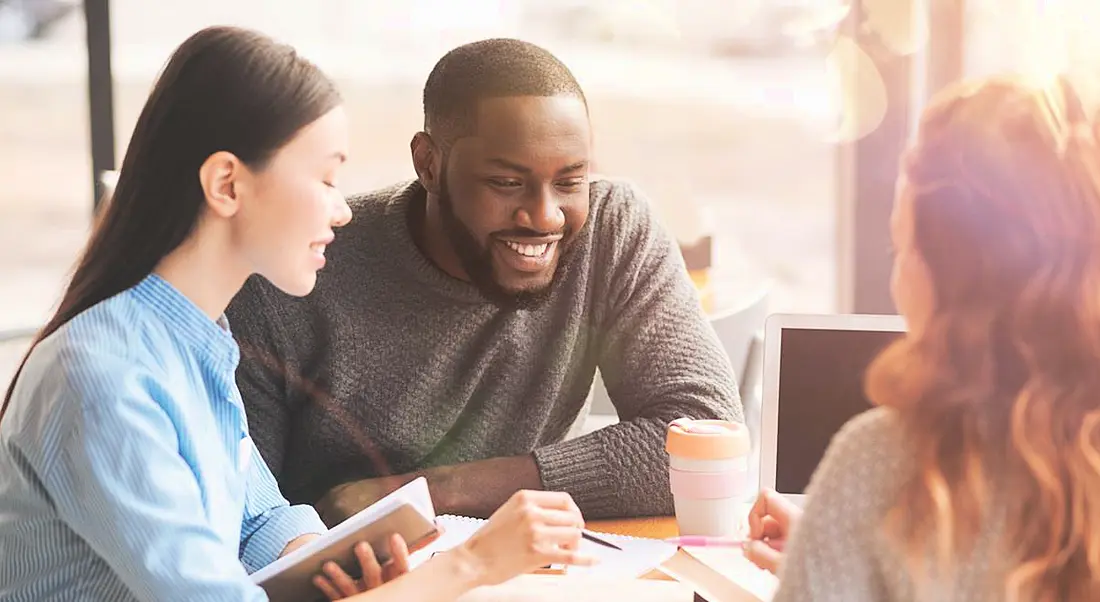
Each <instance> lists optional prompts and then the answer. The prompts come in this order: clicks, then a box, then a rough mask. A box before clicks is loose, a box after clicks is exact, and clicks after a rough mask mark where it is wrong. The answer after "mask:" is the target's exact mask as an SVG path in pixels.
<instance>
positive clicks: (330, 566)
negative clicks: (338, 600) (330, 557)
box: [322, 561, 359, 598]
mask: <svg viewBox="0 0 1100 602" xmlns="http://www.w3.org/2000/svg"><path fill="white" fill-rule="evenodd" d="M322 570H323V571H324V573H325V576H326V577H328V580H329V581H331V582H332V584H333V585H334V586H335V587H336V590H337V591H339V592H340V593H341V597H344V598H346V597H348V596H354V595H355V594H357V593H359V585H358V584H357V583H356V582H355V579H352V578H351V576H350V575H348V574H347V573H345V572H344V569H342V568H340V565H338V564H336V563H335V562H332V561H329V562H326V563H325V566H324V568H323V569H322Z"/></svg>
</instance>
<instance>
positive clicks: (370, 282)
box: [228, 180, 742, 518]
mask: <svg viewBox="0 0 1100 602" xmlns="http://www.w3.org/2000/svg"><path fill="white" fill-rule="evenodd" d="M424 200H425V192H424V189H423V188H422V187H421V186H420V185H419V184H418V183H416V182H412V183H407V184H402V185H399V186H395V187H393V188H389V189H386V190H382V191H378V192H375V193H371V194H367V195H362V196H359V197H355V198H352V199H350V201H349V202H350V204H351V207H352V211H353V213H354V218H353V220H352V222H351V223H350V224H349V225H347V226H346V227H344V228H342V229H341V230H340V231H338V232H337V236H336V241H335V242H334V243H333V244H332V245H330V246H329V248H328V250H327V252H326V256H327V258H328V264H327V267H326V268H325V269H324V270H322V271H321V273H320V274H319V277H318V282H317V288H316V289H315V290H314V292H313V293H311V294H310V295H309V296H308V297H305V298H300V299H299V298H292V297H289V296H287V295H285V294H283V293H281V292H279V291H277V290H276V289H275V288H274V287H273V286H271V285H270V284H269V283H268V282H267V281H266V280H262V279H259V278H255V277H254V278H252V279H250V280H249V281H248V283H247V285H246V286H245V288H244V290H243V291H242V292H241V294H240V295H239V296H238V297H237V298H236V299H235V300H234V301H233V304H232V305H231V307H230V309H229V311H228V316H229V320H230V324H231V325H232V329H233V332H234V334H235V336H236V337H237V339H238V341H239V342H240V344H241V352H242V360H241V366H240V368H239V370H238V382H239V384H240V389H241V393H242V395H243V397H244V401H245V407H246V409H247V412H248V421H249V425H250V427H249V428H250V431H251V434H252V437H253V439H254V440H255V442H256V444H257V445H258V446H259V449H260V452H261V453H262V455H263V457H264V458H265V460H266V461H267V463H268V464H269V465H270V466H271V470H272V472H273V473H274V474H275V476H276V477H277V478H278V480H279V483H280V485H281V487H282V490H283V493H284V494H285V495H286V496H287V498H288V499H289V500H290V501H291V502H292V503H316V502H317V500H318V499H319V498H320V497H321V496H323V495H324V494H325V493H326V492H327V491H328V490H329V489H330V488H332V487H334V486H336V485H339V484H341V483H344V482H347V481H351V480H357V479H362V478H369V477H373V476H380V475H385V474H402V473H407V472H411V471H414V470H419V469H423V468H427V467H431V466H438V465H445V464H456V463H461V462H469V461H474V460H480V459H484V458H490V457H502V456H513V455H519V454H526V453H532V452H533V453H534V457H535V461H536V464H537V466H538V469H539V472H540V475H541V478H542V482H543V485H544V487H545V488H547V489H551V490H559V491H566V492H568V493H570V494H571V495H572V496H573V497H574V499H575V500H576V502H577V504H578V505H579V506H580V508H581V510H582V511H583V512H584V513H585V514H586V516H589V517H591V518H596V517H600V516H631V515H647V514H666V513H671V512H672V498H671V494H670V493H669V485H668V458H667V455H666V453H665V451H664V437H665V428H666V425H667V424H668V422H670V421H672V420H674V419H676V418H678V417H680V416H690V417H694V418H722V419H736V420H741V419H742V413H741V404H740V400H739V398H738V395H737V388H736V381H735V380H734V376H733V373H732V371H731V369H730V365H729V361H728V360H727V359H726V356H725V355H724V354H723V352H722V350H721V347H720V346H719V344H718V341H717V338H716V336H715V334H714V331H713V330H712V328H711V327H710V325H709V323H708V322H707V319H706V317H705V316H704V314H703V312H702V311H701V309H700V305H699V301H698V298H697V295H696V292H695V289H694V287H693V286H692V284H691V281H690V279H689V277H688V274H687V272H686V270H685V268H684V264H683V261H682V259H681V257H680V255H679V251H678V249H677V247H676V245H675V243H674V241H673V240H672V239H671V238H670V237H669V236H668V234H667V233H666V231H665V230H664V229H663V228H661V227H660V226H659V225H658V223H657V221H656V220H655V218H654V216H653V214H652V212H651V210H650V207H649V205H648V203H647V202H646V201H644V200H643V199H641V198H639V196H638V195H637V193H636V192H635V191H634V190H633V189H632V188H631V187H630V186H628V185H625V184H622V183H617V182H615V183H613V182H609V181H602V180H601V181H594V182H593V183H592V186H591V209H590V213H589V217H588V221H587V223H586V224H585V226H584V228H582V229H581V231H580V232H579V233H578V235H577V237H576V242H575V245H574V247H573V251H572V253H571V255H570V256H569V258H568V261H565V262H563V263H562V265H560V266H559V267H558V274H557V279H556V282H555V284H554V287H553V289H552V291H551V292H550V294H549V297H548V299H547V301H546V303H545V304H543V305H541V306H538V307H537V308H533V309H504V308H501V307H499V306H497V305H494V304H493V303H490V302H489V301H487V300H486V299H485V298H484V297H483V296H482V295H481V293H480V292H479V290H478V289H477V288H476V287H474V286H473V285H471V284H469V283H466V282H463V281H460V280H457V279H454V278H452V277H450V276H448V275H447V274H446V273H444V272H443V271H441V270H440V269H439V268H437V267H436V266H435V265H434V264H433V263H431V262H430V261H429V260H428V259H427V258H426V257H425V256H424V255H423V254H422V253H421V252H420V250H419V249H418V247H417V246H416V245H415V243H414V242H413V239H412V236H411V234H410V231H409V226H408V214H409V210H410V208H411V207H416V206H418V204H420V205H422V204H423V203H424ZM597 367H599V368H600V370H601V372H602V374H603V376H604V381H605V384H606V386H607V388H608V393H609V396H610V398H611V400H612V402H613V403H614V404H615V407H616V409H617V410H618V413H619V416H620V419H621V420H622V422H620V423H619V424H616V425H613V426H610V427H607V428H604V429H601V430H599V431H596V432H594V433H591V434H589V435H586V436H582V437H579V438H575V439H570V440H565V435H566V434H567V431H568V430H569V428H570V426H571V425H572V424H573V423H574V421H575V419H576V418H577V416H578V413H579V412H580V411H581V409H582V408H583V406H584V403H585V399H586V397H587V395H588V393H589V390H590V388H591V387H592V382H593V377H594V374H595V371H596V369H597Z"/></svg>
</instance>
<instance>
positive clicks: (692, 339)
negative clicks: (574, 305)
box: [535, 183, 744, 518]
mask: <svg viewBox="0 0 1100 602" xmlns="http://www.w3.org/2000/svg"><path fill="white" fill-rule="evenodd" d="M593 208H594V210H595V211H594V216H593V217H594V218H595V220H596V223H594V224H593V226H594V227H595V228H597V230H596V233H597V234H596V236H597V237H598V241H597V249H598V250H599V252H598V253H597V254H596V256H595V257H594V259H593V261H594V263H595V265H593V267H592V270H593V282H592V285H591V287H590V288H591V291H593V292H592V293H590V294H596V295H599V301H597V311H596V312H595V314H594V315H595V321H596V326H597V330H598V333H599V337H600V341H601V343H600V356H599V368H600V372H601V374H602V375H603V378H604V383H605V385H606V386H607V390H608V395H609V397H610V399H611V401H612V403H613V404H614V405H615V409H616V410H617V412H618V414H619V418H620V422H619V423H618V424H615V425H612V426H609V427H607V428H604V429H600V430H599V431H596V432H594V433H591V434H588V435H586V436H583V437H579V438H576V439H571V440H567V441H563V442H561V443H556V444H553V445H550V446H547V447H543V448H540V449H538V450H536V452H535V457H536V461H537V462H538V465H539V470H540V473H541V475H542V480H543V484H544V485H545V486H546V488H548V489H554V490H561V491H567V492H569V493H570V494H571V495H572V496H573V497H574V499H575V500H576V501H577V504H578V505H579V506H580V508H581V510H582V511H583V512H584V513H585V515H586V516H588V517H591V518H598V517H609V516H646V515H667V514H671V513H672V512H673V506H672V494H671V492H670V490H669V483H668V455H667V453H666V452H665V449H664V443H665V432H666V428H667V425H668V423H669V422H671V421H673V420H675V419H676V418H680V417H683V416H688V417H691V418H697V419H726V420H737V421H743V420H744V419H743V416H742V409H741V402H740V398H739V396H738V392H737V385H736V380H735V378H734V374H733V370H732V369H731V367H730V363H729V360H728V359H727V357H726V355H725V353H724V352H723V350H722V348H721V346H720V344H719V342H718V338H717V336H716V335H715V333H714V330H713V328H711V326H710V323H709V322H708V320H707V318H706V316H705V315H704V312H703V310H702V307H701V305H700V302H699V299H698V295H697V293H696V291H695V288H694V286H693V285H692V283H691V279H690V278H689V276H688V272H687V269H686V267H685V266H684V263H683V258H682V257H681V256H680V252H679V249H678V247H677V245H676V243H675V241H674V240H673V239H672V237H671V236H670V235H669V233H668V232H667V231H666V230H665V229H664V228H662V227H661V225H660V224H659V223H658V221H657V219H656V217H655V216H654V215H653V213H652V211H651V209H650V206H649V204H648V202H647V201H646V200H645V199H643V198H641V197H640V196H638V194H637V193H636V192H635V191H634V190H633V189H632V188H631V187H629V186H627V185H624V184H617V183H616V184H612V185H610V187H609V189H608V191H607V193H606V196H605V197H604V198H603V199H602V201H601V202H600V203H598V204H597V203H594V204H593Z"/></svg>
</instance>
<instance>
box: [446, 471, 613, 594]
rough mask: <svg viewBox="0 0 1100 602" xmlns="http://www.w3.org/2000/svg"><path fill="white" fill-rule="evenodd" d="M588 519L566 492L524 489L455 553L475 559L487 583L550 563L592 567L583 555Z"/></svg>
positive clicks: (475, 563)
mask: <svg viewBox="0 0 1100 602" xmlns="http://www.w3.org/2000/svg"><path fill="white" fill-rule="evenodd" d="M583 529H584V518H583V517H582V516H581V512H580V510H579V509H578V508H577V505H576V504H575V503H573V498H571V497H570V496H569V494H566V493H558V492H550V491H520V492H518V493H516V494H515V495H513V496H512V497H511V498H510V499H509V500H508V501H507V502H505V503H504V505H503V506H501V507H500V508H499V509H498V510H497V511H496V512H495V513H493V515H492V516H491V517H490V518H489V521H488V522H487V523H486V524H485V525H484V526H483V527H482V528H481V529H479V530H478V531H477V533H475V534H474V535H473V536H472V537H470V539H468V540H466V542H465V543H464V544H462V545H461V546H459V547H458V548H457V549H456V550H455V551H456V552H457V553H459V554H462V555H464V556H466V557H467V558H468V559H470V560H472V564H473V565H474V566H475V567H477V572H478V576H479V579H478V581H480V582H481V584H483V585H495V584H497V583H502V582H504V581H507V580H509V579H511V578H512V577H516V576H518V575H521V574H524V573H529V572H532V571H534V570H536V569H538V568H541V567H544V566H547V565H550V564H565V565H591V564H594V563H595V558H593V557H591V556H587V555H584V554H581V553H580V552H578V551H577V550H578V547H579V546H580V542H581V532H582V530H583Z"/></svg>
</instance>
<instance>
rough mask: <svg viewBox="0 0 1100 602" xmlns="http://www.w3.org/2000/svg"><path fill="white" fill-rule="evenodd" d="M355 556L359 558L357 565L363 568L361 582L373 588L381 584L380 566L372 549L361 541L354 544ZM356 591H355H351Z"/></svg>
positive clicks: (368, 587)
mask: <svg viewBox="0 0 1100 602" xmlns="http://www.w3.org/2000/svg"><path fill="white" fill-rule="evenodd" d="M355 556H356V557H357V558H358V559H359V566H360V567H362V569H363V583H365V584H366V585H367V589H374V588H376V587H378V586H379V585H382V567H381V566H380V565H379V564H378V558H376V557H375V556H374V549H373V548H371V547H370V544H369V543H367V542H365V541H363V542H359V544H358V545H356V546H355ZM353 593H357V592H353Z"/></svg>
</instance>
